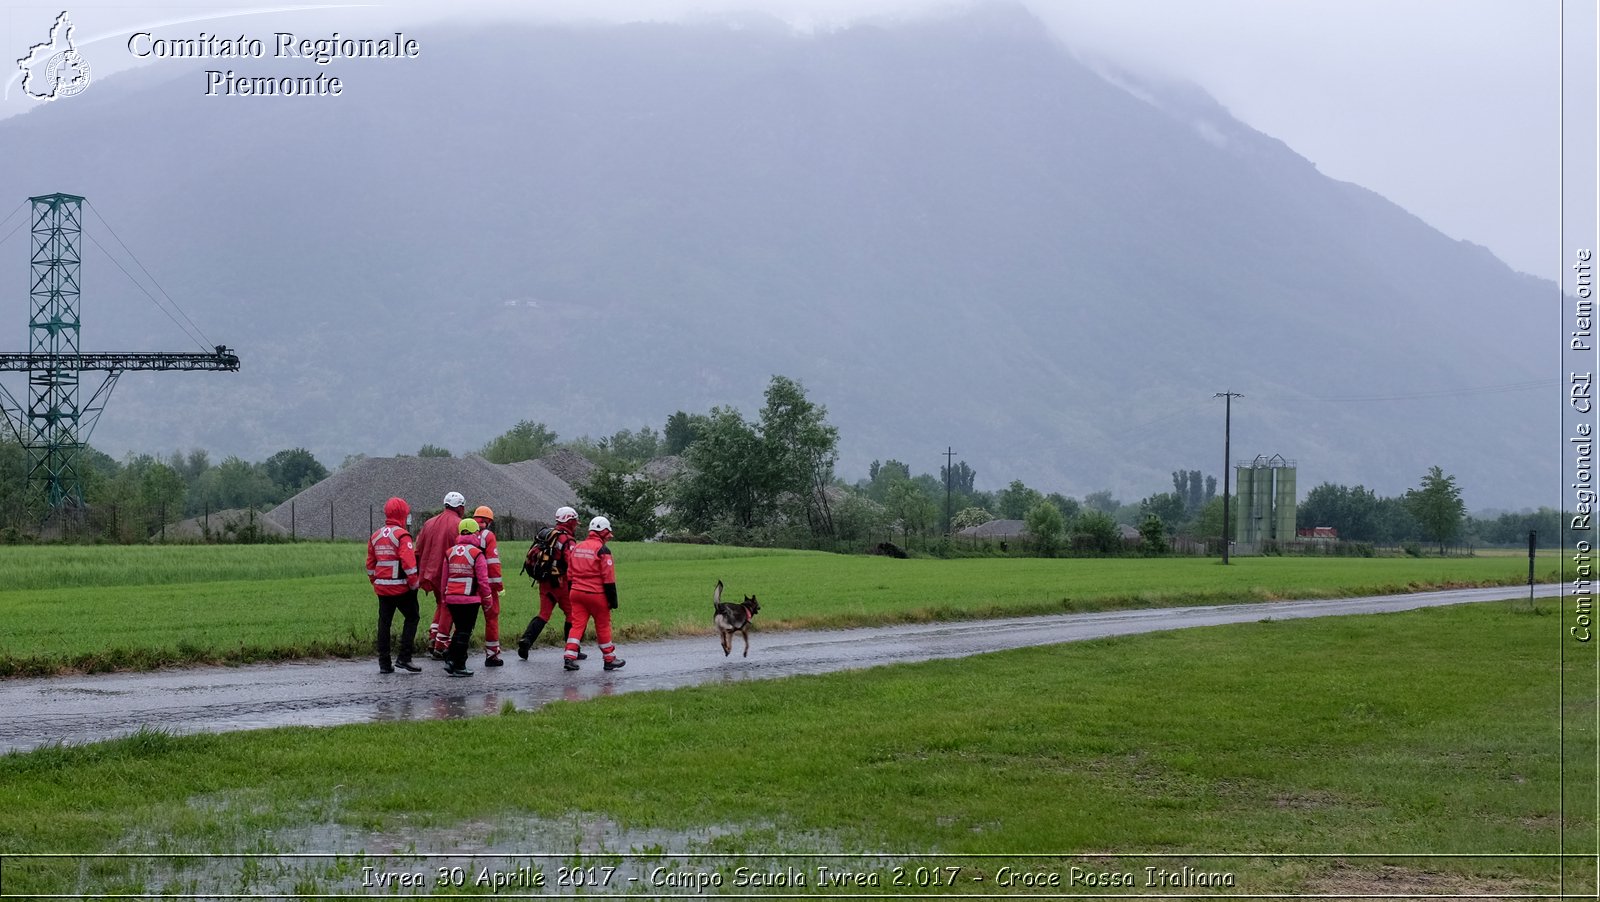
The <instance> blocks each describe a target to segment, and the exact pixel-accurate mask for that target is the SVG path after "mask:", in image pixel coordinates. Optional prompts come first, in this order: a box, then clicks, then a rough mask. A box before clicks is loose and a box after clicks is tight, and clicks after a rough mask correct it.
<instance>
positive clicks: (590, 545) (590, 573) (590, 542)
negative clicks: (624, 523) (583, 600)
mask: <svg viewBox="0 0 1600 902" xmlns="http://www.w3.org/2000/svg"><path fill="white" fill-rule="evenodd" d="M568 562H569V564H570V566H569V567H568V568H567V576H568V579H570V580H571V585H572V591H573V592H583V593H587V594H589V595H603V594H605V591H606V589H605V587H606V584H607V583H615V582H616V581H617V573H616V569H615V567H614V565H613V564H612V563H611V549H610V548H607V547H606V543H605V542H603V541H601V539H600V537H599V536H595V535H591V536H589V537H588V538H586V539H584V540H583V541H582V542H579V543H578V544H576V545H574V546H573V547H572V556H571V557H570V558H568Z"/></svg>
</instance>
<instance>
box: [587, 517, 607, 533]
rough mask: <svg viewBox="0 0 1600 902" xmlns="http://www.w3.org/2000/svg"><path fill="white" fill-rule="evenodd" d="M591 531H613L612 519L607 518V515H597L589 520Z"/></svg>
mask: <svg viewBox="0 0 1600 902" xmlns="http://www.w3.org/2000/svg"><path fill="white" fill-rule="evenodd" d="M589 531H590V532H610V531H611V521H610V520H607V519H606V518H605V517H595V518H594V519H593V520H590V521H589Z"/></svg>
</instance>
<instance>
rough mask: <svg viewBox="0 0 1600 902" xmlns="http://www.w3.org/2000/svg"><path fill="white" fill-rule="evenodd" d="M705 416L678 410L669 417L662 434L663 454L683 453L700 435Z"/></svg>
mask: <svg viewBox="0 0 1600 902" xmlns="http://www.w3.org/2000/svg"><path fill="white" fill-rule="evenodd" d="M705 419H706V418H705V417H703V416H700V415H697V414H687V413H684V412H683V411H681V410H680V411H678V412H677V413H675V414H673V415H672V416H670V417H667V426H666V428H665V429H664V430H662V434H661V453H662V454H682V453H683V452H684V450H685V449H687V448H688V447H689V446H690V445H692V444H694V440H695V439H696V438H698V437H699V435H700V427H701V425H702V424H704V423H705Z"/></svg>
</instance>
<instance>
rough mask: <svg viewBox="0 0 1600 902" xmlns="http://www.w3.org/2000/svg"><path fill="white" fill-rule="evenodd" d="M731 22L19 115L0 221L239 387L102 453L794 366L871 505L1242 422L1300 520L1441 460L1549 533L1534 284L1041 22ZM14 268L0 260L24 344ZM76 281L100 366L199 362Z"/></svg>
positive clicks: (1173, 462) (476, 50)
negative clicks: (61, 210) (147, 292)
mask: <svg viewBox="0 0 1600 902" xmlns="http://www.w3.org/2000/svg"><path fill="white" fill-rule="evenodd" d="M735 25H738V27H730V26H729V24H728V23H726V22H710V21H700V22H695V23H688V24H635V25H606V26H601V25H590V26H581V27H580V26H537V27H536V26H513V25H503V26H495V27H492V28H491V27H485V28H482V29H465V28H458V29H455V30H451V31H447V30H444V29H437V30H434V31H429V32H428V33H427V34H425V35H424V38H425V40H424V46H425V52H424V54H423V55H422V56H421V57H419V58H417V59H415V60H406V61H401V62H395V63H392V64H389V65H378V64H372V63H370V62H369V63H365V64H362V63H358V62H350V63H348V64H346V65H345V66H344V67H342V68H339V70H338V71H333V69H334V67H330V68H329V71H330V73H331V74H339V75H340V76H341V77H343V78H344V79H345V81H346V84H347V88H346V93H345V95H344V96H341V97H339V98H320V99H308V98H226V99H221V98H215V97H213V98H206V97H204V96H202V89H203V88H202V86H203V78H202V76H201V75H200V74H199V73H200V71H201V69H203V68H205V67H204V66H200V67H196V68H189V67H187V66H186V65H184V64H180V63H175V62H164V63H162V64H158V65H156V66H152V67H149V68H150V69H153V70H155V71H153V72H151V71H145V70H138V71H135V72H131V73H128V74H127V75H125V76H122V75H119V76H115V77H111V78H107V79H105V80H104V81H103V82H101V81H97V82H96V83H95V84H94V85H93V89H92V90H89V91H86V92H84V94H82V95H80V96H79V97H74V98H71V99H70V100H69V101H64V102H61V103H54V104H49V105H46V106H44V107H41V108H39V109H37V110H35V111H32V112H30V113H28V114H25V115H23V116H19V117H15V118H13V119H11V120H7V121H4V122H0V152H3V153H4V154H5V156H6V158H7V159H8V160H10V161H12V165H11V166H10V167H8V168H7V171H6V173H5V174H4V175H0V184H3V185H5V186H7V193H5V194H0V209H7V208H9V205H10V204H11V203H15V202H17V201H21V200H22V199H23V198H25V197H26V196H28V195H32V194H41V193H49V192H53V191H68V192H71V193H77V194H82V195H85V196H86V197H88V198H89V200H90V202H91V203H92V204H93V206H94V208H95V210H97V211H99V212H100V213H102V214H104V216H105V218H106V220H107V221H108V222H109V223H110V225H111V227H112V228H114V229H115V230H116V233H117V235H118V236H120V237H121V238H122V239H123V240H125V241H126V242H127V243H128V244H129V246H130V247H132V248H133V250H134V252H135V253H136V254H137V255H138V257H139V260H140V261H141V262H142V263H143V264H144V265H145V266H146V267H147V268H148V269H149V270H150V272H151V273H153V274H155V275H156V277H157V279H158V280H159V282H160V284H161V287H162V288H164V289H165V290H166V291H167V292H168V293H170V295H171V296H172V297H174V298H177V299H179V301H180V303H181V304H182V305H183V309H184V310H185V311H186V312H187V313H188V314H189V316H190V317H192V318H193V319H194V320H195V321H196V322H197V323H198V324H199V325H200V326H201V327H202V328H203V330H204V332H205V335H204V337H203V338H204V342H202V343H225V344H228V345H229V346H230V347H233V348H235V349H236V350H237V351H238V352H239V354H240V357H241V359H242V361H243V371H242V372H241V373H238V374H177V373H159V374H129V375H125V376H124V377H122V380H121V381H120V382H119V384H118V388H117V389H116V392H115V393H114V395H113V396H112V398H111V400H110V403H109V405H108V406H107V410H106V414H105V416H104V418H103V419H102V420H101V422H100V425H99V426H98V428H97V430H96V432H95V433H94V435H93V437H92V441H93V442H94V444H95V445H96V446H97V447H101V448H104V449H106V450H108V451H112V452H113V453H120V452H121V451H122V450H125V449H130V448H131V449H137V450H148V451H152V452H165V451H170V450H171V449H173V448H176V447H182V448H188V447H204V448H207V449H209V450H210V451H211V452H212V454H213V455H214V457H218V458H220V456H222V455H225V454H229V453H239V454H241V455H244V456H246V457H248V458H251V459H261V458H263V457H265V456H266V455H268V454H270V453H272V452H273V451H276V450H279V449H281V448H285V447H295V446H304V447H307V448H310V449H311V450H312V451H313V452H315V453H316V454H317V455H318V457H319V458H321V459H322V460H323V461H324V462H325V463H327V464H329V465H336V464H337V463H338V462H339V461H340V460H342V459H343V457H344V456H345V455H346V454H348V453H353V452H364V453H367V454H371V455H384V454H392V453H396V452H404V453H414V452H415V451H416V449H417V448H418V447H420V446H421V445H422V444H424V443H433V444H437V445H442V446H445V447H448V448H451V449H452V450H454V451H456V452H457V453H458V454H459V453H462V452H465V451H468V450H472V449H475V448H477V447H479V446H481V445H482V444H483V443H484V442H485V441H487V440H488V439H490V438H492V437H493V436H494V435H496V434H498V433H500V432H502V431H504V430H505V429H506V428H508V427H509V426H510V425H511V424H512V423H514V422H515V421H517V420H518V419H533V420H540V421H543V422H545V423H547V424H549V425H550V426H551V428H553V429H554V430H555V431H557V432H558V433H560V435H561V436H562V437H563V438H572V437H576V436H578V435H580V434H585V433H587V434H590V435H594V436H599V435H603V434H610V433H611V432H613V431H615V430H617V429H621V428H638V427H639V426H641V425H645V424H648V425H651V426H654V427H655V428H657V429H660V428H661V424H662V422H663V421H664V420H665V418H666V417H667V415H669V414H670V413H672V412H673V411H675V410H679V409H682V410H687V411H691V412H701V411H705V410H707V409H709V408H710V407H711V406H712V405H714V404H731V405H733V406H737V407H738V408H740V409H741V410H742V411H744V413H745V414H746V415H747V416H754V414H755V413H756V411H757V410H758V409H759V407H760V404H761V392H762V390H763V389H764V387H765V385H766V382H767V380H768V378H769V377H770V376H771V375H772V374H774V373H782V374H784V375H788V376H792V377H794V378H797V379H799V380H801V382H802V383H803V384H804V385H805V387H806V389H807V391H808V393H809V395H810V397H811V398H812V399H813V400H815V401H817V402H819V403H822V404H825V405H826V406H827V407H828V410H829V415H830V420H831V421H832V422H833V423H834V424H835V425H836V426H838V427H839V430H840V434H841V448H840V450H841V460H840V466H839V473H840V475H841V476H843V477H844V478H846V479H850V480H854V479H856V478H860V477H861V476H864V475H865V472H866V468H867V464H868V462H869V461H871V460H872V459H874V458H877V459H884V458H891V457H892V458H896V459H899V460H904V461H907V462H909V463H910V464H911V467H912V469H913V472H933V473H937V472H938V466H939V464H940V463H942V460H943V459H942V456H941V452H942V451H943V449H944V448H945V447H946V446H947V445H953V446H954V447H955V448H956V450H957V452H958V453H957V456H958V458H959V459H965V460H966V461H968V462H969V463H970V464H971V465H972V466H973V467H974V468H975V469H976V470H977V472H978V481H979V484H980V486H985V487H991V488H996V487H1000V486H1002V485H1004V484H1005V482H1007V481H1009V480H1011V479H1013V478H1019V479H1022V480H1024V481H1025V482H1027V483H1028V484H1029V485H1030V486H1034V487H1037V488H1040V489H1041V490H1044V491H1061V492H1063V493H1066V494H1071V495H1076V496H1081V495H1083V494H1085V493H1087V492H1091V491H1095V490H1097V489H1100V488H1107V487H1109V488H1112V489H1113V490H1114V491H1115V492H1116V493H1117V494H1118V495H1119V496H1121V497H1122V498H1124V499H1125V500H1135V499H1137V498H1139V497H1142V496H1144V495H1147V494H1150V493H1152V492H1158V491H1164V490H1167V489H1169V488H1170V479H1169V475H1168V474H1169V473H1170V471H1171V470H1174V469H1179V468H1183V469H1190V468H1199V469H1202V470H1204V471H1205V472H1207V473H1210V474H1214V475H1218V476H1220V475H1221V474H1220V472H1218V471H1219V464H1220V456H1221V454H1222V450H1221V438H1222V435H1221V433H1222V422H1221V420H1222V411H1221V409H1220V407H1221V404H1220V402H1219V401H1215V400H1213V399H1212V394H1213V393H1214V392H1217V391H1222V390H1232V391H1238V392H1242V393H1243V394H1244V395H1245V397H1244V398H1243V399H1242V400H1240V401H1238V402H1237V403H1236V404H1235V405H1234V412H1233V440H1232V442H1233V444H1232V449H1233V456H1234V457H1235V458H1236V459H1249V458H1251V457H1254V456H1255V455H1256V454H1259V453H1264V454H1273V453H1278V454H1282V455H1284V456H1285V457H1288V458H1291V459H1295V460H1297V461H1298V463H1299V467H1300V471H1299V482H1300V487H1301V493H1302V495H1303V494H1304V492H1305V491H1306V490H1308V489H1310V488H1312V487H1314V486H1315V485H1317V484H1318V483H1320V482H1323V481H1333V482H1340V483H1347V484H1356V483H1362V484H1365V485H1366V486H1368V487H1369V488H1373V489H1374V490H1376V491H1378V492H1380V493H1382V494H1398V493H1399V492H1401V491H1403V490H1404V489H1405V488H1407V487H1410V486H1414V485H1416V484H1417V482H1418V481H1419V479H1420V477H1421V476H1422V474H1423V473H1424V472H1426V470H1427V468H1428V467H1429V466H1431V465H1434V464H1438V465H1440V466H1442V467H1443V468H1444V469H1445V471H1446V472H1448V473H1453V474H1455V475H1457V477H1458V478H1459V481H1460V484H1461V485H1462V487H1463V489H1464V492H1465V496H1466V499H1467V501H1468V504H1469V505H1470V506H1472V507H1474V508H1482V507H1501V508H1518V507H1522V506H1525V505H1537V504H1558V503H1559V502H1558V501H1557V499H1556V497H1555V495H1554V490H1553V488H1552V486H1547V485H1545V483H1547V482H1548V483H1553V482H1554V480H1553V479H1550V478H1546V477H1545V476H1544V473H1545V471H1544V470H1543V469H1542V467H1541V466H1540V464H1541V462H1543V461H1545V460H1546V459H1547V458H1548V464H1549V465H1550V467H1551V468H1552V469H1551V471H1550V472H1555V471H1554V466H1555V462H1556V457H1555V456H1556V454H1557V453H1559V449H1558V448H1556V449H1555V450H1551V451H1550V453H1549V454H1546V453H1545V452H1546V450H1548V449H1552V448H1555V443H1554V442H1553V441H1552V442H1550V443H1549V444H1544V443H1541V442H1539V441H1537V439H1538V437H1539V436H1540V435H1542V434H1543V433H1542V427H1543V424H1544V423H1545V420H1546V419H1547V417H1545V416H1544V415H1542V413H1541V412H1542V411H1547V410H1548V411H1553V410H1555V409H1556V404H1557V403H1559V402H1558V401H1557V400H1556V399H1555V398H1554V395H1553V394H1551V395H1550V397H1549V398H1548V400H1549V404H1550V406H1549V407H1548V408H1546V407H1543V406H1541V405H1542V404H1543V403H1544V402H1545V400H1547V398H1546V395H1545V394H1542V393H1535V392H1504V391H1483V390H1480V391H1474V392H1467V391H1466V390H1469V389H1484V388H1490V387H1497V386H1506V385H1512V384H1517V383H1527V382H1530V381H1532V380H1535V379H1538V378H1539V377H1540V376H1542V375H1544V370H1545V369H1546V367H1545V366H1544V362H1545V361H1546V360H1548V359H1549V357H1550V356H1552V355H1554V354H1556V353H1557V351H1558V350H1559V348H1558V347H1557V346H1555V345H1554V342H1555V341H1556V340H1557V339H1558V338H1560V335H1559V321H1558V318H1559V311H1557V310H1555V309H1554V308H1553V307H1552V306H1551V295H1552V294H1553V293H1552V292H1551V291H1550V287H1551V286H1550V284H1549V283H1548V282H1546V281H1543V280H1539V279H1535V278H1533V277H1531V276H1527V275H1523V274H1519V273H1516V272H1514V271H1512V270H1511V269H1510V268H1509V267H1507V266H1505V265H1504V264H1503V263H1501V262H1500V261H1498V260H1497V259H1495V258H1494V257H1493V256H1492V255H1491V254H1489V253H1488V252H1487V251H1486V250H1485V249H1483V248H1481V247H1478V246H1476V245H1471V244H1469V243H1466V242H1458V241H1455V240H1453V239H1450V238H1448V237H1447V236H1445V235H1443V234H1442V233H1440V232H1438V231H1437V230H1435V229H1433V228H1431V227H1429V226H1428V225H1427V224H1426V223H1424V222H1422V221H1421V220H1420V219H1418V218H1417V217H1415V216H1412V215H1411V214H1409V213H1407V212H1406V211H1404V210H1402V209H1400V208H1399V207H1397V206H1395V205H1394V204H1392V203H1390V202H1388V201H1387V200H1385V199H1383V198H1382V197H1380V196H1378V195H1377V194H1374V193H1373V192H1371V191H1368V190H1366V189H1364V188H1361V187H1359V186H1356V185H1352V184H1349V183H1344V182H1338V181H1335V180H1332V179H1329V178H1327V177H1325V176H1323V175H1322V174H1320V173H1319V172H1318V171H1317V170H1316V167H1315V166H1314V165H1312V164H1311V163H1310V162H1309V161H1307V160H1305V159H1304V158H1302V157H1300V156H1299V155H1298V154H1296V153H1294V152H1293V151H1292V150H1291V149H1289V148H1288V147H1286V146H1285V145H1284V144H1283V143H1282V142H1280V141H1278V140H1276V139H1274V138H1272V137H1270V136H1266V135H1263V134H1261V133H1259V132H1257V131H1255V130H1253V129H1251V128H1249V127H1248V126H1246V125H1244V124H1242V123H1240V122H1238V121H1237V120H1234V119H1233V118H1232V117H1231V116H1230V115H1228V113H1227V111H1226V110H1225V109H1224V108H1222V107H1221V106H1220V105H1218V104H1217V103H1216V102H1215V101H1214V100H1212V99H1211V98H1210V97H1208V96H1206V95H1204V93H1203V92H1201V91H1199V89H1197V88H1193V87H1192V86H1182V85H1176V86H1175V85H1172V84H1167V83H1159V82H1154V81H1140V80H1139V79H1138V77H1137V76H1135V75H1132V74H1130V73H1127V72H1112V71H1110V70H1109V69H1108V68H1107V67H1104V66H1101V65H1098V64H1096V65H1093V66H1091V65H1090V64H1088V63H1086V62H1084V61H1082V60H1080V59H1079V58H1077V57H1076V56H1074V55H1073V53H1072V52H1071V51H1069V50H1068V49H1067V48H1065V47H1064V46H1062V45H1061V44H1060V43H1059V42H1058V41H1056V40H1055V39H1054V38H1053V37H1052V36H1051V35H1050V34H1049V33H1048V31H1047V30H1046V29H1045V28H1044V26H1043V25H1041V24H1040V23H1039V22H1038V21H1036V20H1034V19H1033V18H1032V17H1031V16H1030V15H1029V14H1028V13H1026V12H1025V11H1023V10H1021V9H1020V8H1018V7H1013V6H1007V5H996V6H984V7H978V8H975V9H971V10H968V11H966V12H963V13H960V14H947V15H943V16H938V17H929V18H926V19H919V20H905V21H897V22H893V23H875V24H865V25H860V26H856V27H851V28H846V29H841V30H838V31H833V32H820V33H815V34H809V35H808V34H797V33H794V32H791V31H789V30H787V29H786V28H781V27H772V28H763V27H755V26H754V25H752V23H749V22H745V23H744V24H742V25H739V23H735ZM466 61H470V62H471V66H470V69H471V77H470V78H465V77H464V74H465V73H464V70H463V65H464V63H465V62H466ZM246 62H248V61H246ZM273 62H274V63H278V62H280V61H273ZM237 68H239V69H240V70H241V71H243V70H244V68H245V67H244V66H242V65H241V66H239V67H237ZM316 68H317V67H314V66H310V67H308V68H307V71H313V70H315V69H316ZM252 74H253V73H252ZM272 74H295V72H294V71H290V67H288V66H282V65H278V66H276V68H274V69H273V70H272ZM1386 139H1390V136H1375V137H1374V140H1386ZM13 198H14V199H13ZM86 219H87V221H88V224H89V228H90V231H91V232H94V231H95V229H96V228H97V227H98V226H99V220H98V219H97V218H96V217H95V216H94V215H92V214H86ZM26 243H27V237H26V235H25V234H21V235H17V236H15V237H14V238H13V239H11V240H10V241H8V242H7V243H6V244H3V245H0V285H6V284H10V285H12V286H13V289H12V290H11V291H6V292H0V336H4V335H9V336H11V337H10V338H9V339H7V338H0V347H16V348H22V347H25V343H26V335H25V332H24V330H25V326H26V300H27V297H26V292H25V291H24V290H23V278H24V274H25V273H26V271H27V247H26ZM101 244H102V245H104V246H105V247H106V248H108V249H110V250H111V251H112V252H117V242H115V241H109V240H105V239H103V238H102V240H101ZM6 267H15V276H14V277H13V278H12V279H11V280H10V281H9V282H8V281H6V280H5V278H4V268H6ZM83 268H84V279H83V283H84V289H83V291H84V294H83V302H82V311H83V322H84V326H83V333H82V347H83V348H84V349H86V350H90V349H117V350H121V349H137V350H184V349H186V348H188V347H190V346H191V345H194V344H196V343H195V342H190V341H189V340H188V339H187V338H185V337H184V336H183V334H182V333H181V332H178V331H177V330H176V328H175V327H174V326H173V325H172V323H171V321H169V320H168V319H167V317H166V316H164V315H162V314H161V313H160V311H158V310H155V309H152V305H151V303H150V301H149V300H147V299H146V298H145V297H144V296H143V295H142V294H140V293H139V292H138V290H137V289H135V288H134V287H133V286H132V285H131V283H129V282H128V280H127V279H126V278H125V277H124V276H123V275H122V273H120V272H118V271H117V269H116V267H115V266H114V265H113V264H112V263H111V262H110V261H109V260H107V259H106V257H105V256H104V254H103V253H101V252H100V251H99V250H98V249H97V248H93V247H91V248H90V249H88V250H87V251H86V253H85V262H84V267H83ZM129 268H130V269H131V270H133V271H135V272H136V271H137V270H136V269H134V268H133V267H132V266H129ZM7 311H9V312H7ZM6 323H11V324H12V325H6ZM207 349H209V348H207ZM7 384H8V385H9V386H11V387H12V389H13V391H14V392H15V391H17V390H19V387H18V386H17V384H16V383H14V382H8V383H7ZM86 384H87V383H86ZM1557 391H1559V389H1558V388H1557V387H1555V386H1554V385H1553V384H1552V386H1551V388H1550V389H1549V392H1550V393H1554V392H1557ZM1449 392H1453V394H1447V393H1449ZM1379 398H1384V399H1389V398H1395V399H1397V400H1370V399H1379ZM1317 399H1369V400H1317Z"/></svg>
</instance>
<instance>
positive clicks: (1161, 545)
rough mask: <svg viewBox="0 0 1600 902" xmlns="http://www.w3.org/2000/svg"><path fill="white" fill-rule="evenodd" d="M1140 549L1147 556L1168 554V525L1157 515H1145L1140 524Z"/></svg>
mask: <svg viewBox="0 0 1600 902" xmlns="http://www.w3.org/2000/svg"><path fill="white" fill-rule="evenodd" d="M1139 538H1140V540H1141V541H1140V543H1139V547H1140V549H1142V550H1143V551H1144V553H1145V554H1166V553H1167V550H1168V546H1167V524H1165V523H1163V522H1162V521H1161V518H1160V517H1159V516H1157V515H1155V514H1145V515H1144V520H1142V521H1140V523H1139Z"/></svg>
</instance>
